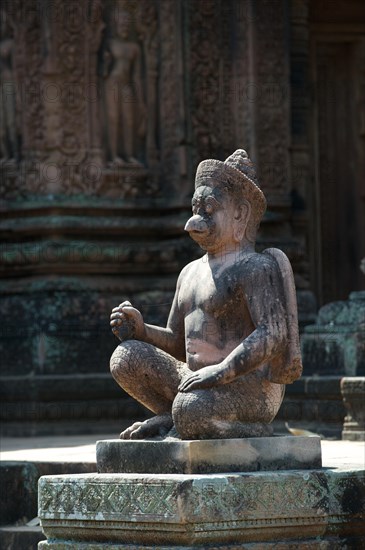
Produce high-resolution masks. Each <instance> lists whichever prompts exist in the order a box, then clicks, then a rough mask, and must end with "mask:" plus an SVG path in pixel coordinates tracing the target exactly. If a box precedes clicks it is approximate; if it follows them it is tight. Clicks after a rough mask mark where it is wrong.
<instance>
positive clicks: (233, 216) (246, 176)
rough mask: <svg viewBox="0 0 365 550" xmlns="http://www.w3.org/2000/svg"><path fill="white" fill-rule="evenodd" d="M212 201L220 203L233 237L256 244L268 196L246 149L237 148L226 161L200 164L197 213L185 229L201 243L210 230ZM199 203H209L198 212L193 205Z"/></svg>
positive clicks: (196, 180) (194, 199)
mask: <svg viewBox="0 0 365 550" xmlns="http://www.w3.org/2000/svg"><path fill="white" fill-rule="evenodd" d="M207 201H208V202H207ZM209 201H210V203H211V204H210V203H209ZM212 201H213V202H214V201H215V202H216V203H219V204H220V207H221V209H223V211H224V212H225V216H226V218H225V224H226V229H225V230H226V231H229V227H230V228H231V229H230V230H231V232H232V238H233V240H234V241H235V242H236V243H240V242H242V241H244V240H246V241H247V242H249V243H251V244H254V243H255V240H256V233H257V230H258V227H259V225H260V222H261V220H262V217H263V215H264V213H265V210H266V199H265V196H264V194H263V192H262V191H261V189H260V187H259V185H258V181H257V177H256V172H255V169H254V166H253V163H252V161H251V160H250V159H249V158H248V155H247V153H246V151H244V150H243V149H237V151H235V152H234V153H233V154H232V155H231V156H229V157H228V158H227V159H226V160H225V161H224V162H222V161H220V160H213V159H208V160H204V161H203V162H201V163H200V164H199V166H198V169H197V171H196V178H195V193H194V196H193V201H192V203H193V214H194V216H193V217H192V218H190V220H188V222H187V224H186V226H185V229H186V231H188V232H189V234H190V236H191V237H192V238H193V239H194V240H196V241H197V242H198V243H199V244H201V242H200V241H202V240H204V239H203V237H204V235H205V233H206V232H207V231H208V230H209V223H210V216H211V213H212V212H213V206H212V205H213V202H212ZM198 203H199V204H203V203H204V204H205V203H206V204H207V205H208V206H207V207H205V208H204V209H201V210H200V211H199V212H198V210H197V209H196V207H194V205H195V204H198ZM201 246H202V248H205V247H204V246H203V245H202V244H201Z"/></svg>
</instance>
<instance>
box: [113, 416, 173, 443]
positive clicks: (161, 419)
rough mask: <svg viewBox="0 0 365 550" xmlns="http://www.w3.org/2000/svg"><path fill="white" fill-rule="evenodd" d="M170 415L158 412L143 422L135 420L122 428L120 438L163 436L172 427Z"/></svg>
mask: <svg viewBox="0 0 365 550" xmlns="http://www.w3.org/2000/svg"><path fill="white" fill-rule="evenodd" d="M172 426H173V422H172V416H171V414H170V413H166V414H159V415H157V416H154V417H153V418H148V419H147V420H145V421H144V422H135V423H134V424H132V426H130V427H129V428H127V429H126V430H124V431H123V432H122V433H121V434H120V436H119V438H120V439H147V438H154V437H164V436H165V435H166V434H167V433H168V432H169V431H170V430H171V428H172Z"/></svg>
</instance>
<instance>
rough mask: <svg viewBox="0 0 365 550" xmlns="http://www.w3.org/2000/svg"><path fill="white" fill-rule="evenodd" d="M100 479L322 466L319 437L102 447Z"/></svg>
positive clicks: (99, 451)
mask: <svg viewBox="0 0 365 550" xmlns="http://www.w3.org/2000/svg"><path fill="white" fill-rule="evenodd" d="M96 461H97V467H98V472H99V473H154V474H212V473H221V472H230V473H232V472H256V471H265V470H296V469H300V470H301V469H313V468H320V467H321V466H322V456H321V440H320V438H319V437H317V436H314V437H292V436H282V437H280V436H277V437H251V438H245V439H215V440H214V439H213V440H203V441H198V440H191V441H190V440H188V441H178V440H176V441H166V440H165V441H153V440H150V441H148V440H143V441H133V440H129V441H121V440H120V439H112V440H104V441H98V442H97V443H96Z"/></svg>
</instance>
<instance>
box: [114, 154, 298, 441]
mask: <svg viewBox="0 0 365 550" xmlns="http://www.w3.org/2000/svg"><path fill="white" fill-rule="evenodd" d="M265 209H266V200H265V197H264V195H263V193H262V191H261V190H260V188H259V186H258V184H257V179H256V175H255V171H254V167H253V164H252V162H251V161H250V159H249V158H248V156H247V153H246V152H245V151H243V150H237V151H236V152H235V153H233V154H232V155H231V156H230V157H229V158H227V159H226V161H225V162H221V161H218V160H205V161H203V162H201V163H200V164H199V166H198V169H197V173H196V180H195V193H194V196H193V200H192V211H193V216H192V217H191V218H190V219H189V220H188V221H187V223H186V226H185V230H186V231H188V233H189V234H190V236H191V237H192V238H193V239H194V240H195V241H196V242H197V243H198V244H199V245H200V247H201V248H202V249H203V250H205V252H206V253H205V255H204V256H203V257H202V258H200V259H198V260H196V261H193V262H191V263H190V264H188V265H187V266H186V267H185V268H184V269H183V270H182V272H181V274H180V276H179V279H178V282H177V288H176V293H175V297H174V300H173V303H172V307H171V312H170V315H169V319H168V322H167V326H166V328H162V327H157V326H152V325H148V324H145V323H144V322H143V318H142V315H141V313H140V312H139V311H138V310H137V309H135V308H134V307H133V306H132V304H131V303H130V302H127V301H125V302H123V303H121V304H120V305H119V306H118V307H116V308H114V309H113V311H112V314H111V323H110V324H111V327H112V331H113V333H114V334H115V335H116V336H117V337H118V338H119V339H120V340H121V342H122V343H121V344H119V346H118V347H117V348H116V350H115V352H114V353H113V355H112V357H111V363H110V368H111V373H112V375H113V377H114V378H115V380H116V381H117V383H118V384H119V385H120V386H121V387H122V388H123V389H124V390H125V391H126V392H128V393H129V394H130V395H131V396H132V397H134V398H135V399H137V400H138V401H139V402H141V403H143V405H145V406H146V407H148V408H149V409H150V410H151V411H153V412H154V413H155V415H156V416H155V417H153V418H151V419H148V420H146V421H144V422H137V423H134V424H133V425H132V426H131V427H129V428H128V429H126V430H125V431H123V432H122V433H121V435H120V437H121V439H143V438H147V437H154V436H164V435H165V434H167V433H169V435H174V434H175V436H176V434H177V436H178V437H180V438H182V439H214V438H219V439H220V438H234V437H237V438H240V437H250V436H264V435H270V434H271V433H272V429H271V426H270V423H271V422H272V420H273V419H274V417H275V415H276V414H277V412H278V409H279V407H280V404H281V402H282V399H283V396H284V384H286V383H291V382H293V381H294V380H295V379H297V378H298V377H299V376H300V374H301V370H302V365H301V356H300V348H299V337H298V320H297V310H296V295H295V287H294V281H293V273H292V270H291V267H290V263H289V260H288V259H287V257H286V256H285V254H284V253H283V252H281V251H280V250H278V249H268V250H266V251H265V252H264V253H257V252H255V238H256V232H257V229H258V226H259V223H260V221H261V219H262V216H263V214H264V212H265Z"/></svg>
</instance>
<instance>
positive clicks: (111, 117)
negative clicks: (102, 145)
mask: <svg viewBox="0 0 365 550" xmlns="http://www.w3.org/2000/svg"><path fill="white" fill-rule="evenodd" d="M113 15H114V17H112V21H111V24H110V27H111V28H110V29H109V31H110V37H109V39H108V44H107V47H106V48H105V50H104V63H103V69H104V78H105V83H104V94H105V122H106V134H107V143H108V160H110V162H111V163H112V165H117V166H118V165H119V166H120V165H122V166H123V165H125V164H132V165H139V164H140V162H139V161H138V160H137V156H139V157H141V154H142V151H141V149H142V146H143V145H144V140H145V135H146V106H145V99H144V90H143V86H142V48H141V45H140V43H139V42H138V41H137V39H136V38H135V34H136V29H135V28H134V29H133V25H132V23H133V18H132V17H133V13H131V12H130V11H127V10H125V11H120V10H116V11H115V12H114V14H113Z"/></svg>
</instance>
